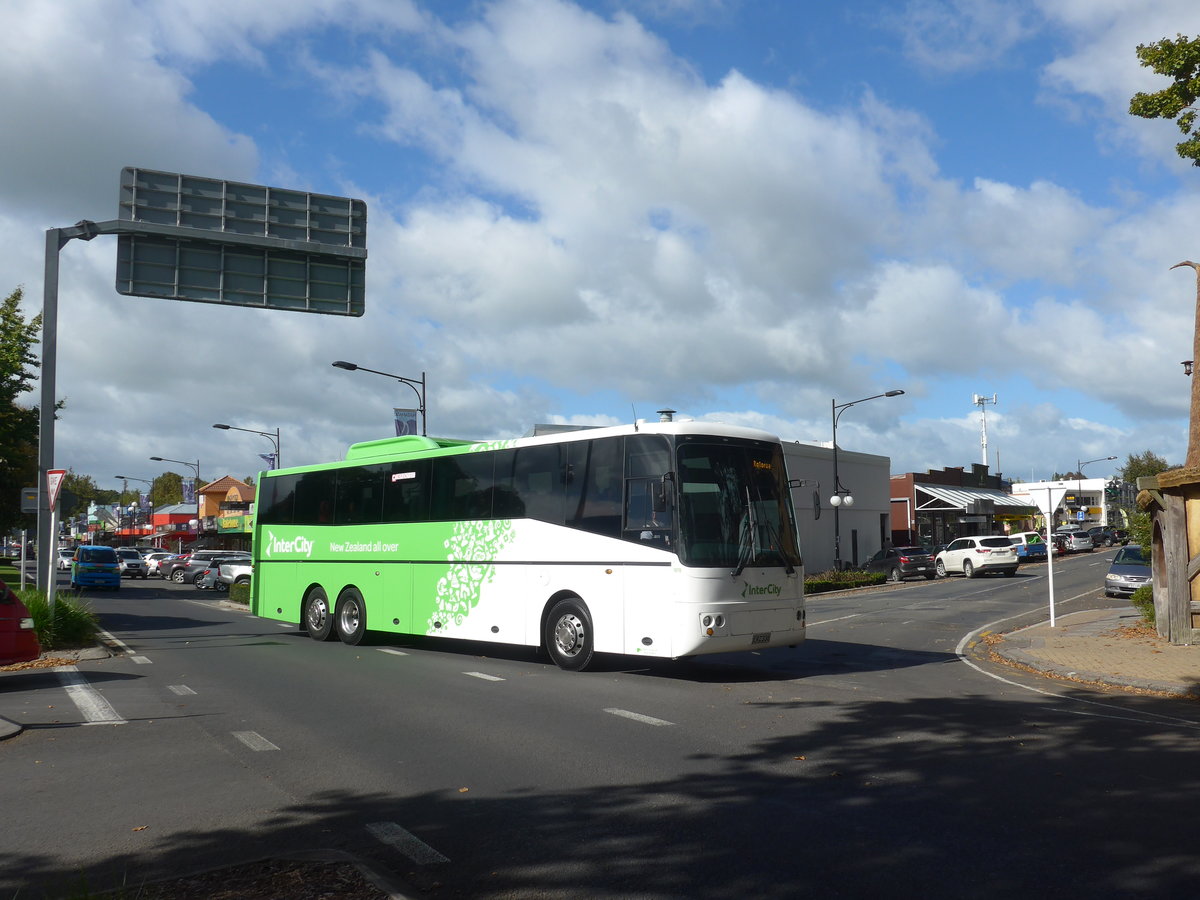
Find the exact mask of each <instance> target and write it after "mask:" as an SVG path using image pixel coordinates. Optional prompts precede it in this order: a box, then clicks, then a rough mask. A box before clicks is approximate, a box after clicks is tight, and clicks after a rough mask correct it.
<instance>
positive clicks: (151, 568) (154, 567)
mask: <svg viewBox="0 0 1200 900" xmlns="http://www.w3.org/2000/svg"><path fill="white" fill-rule="evenodd" d="M174 556H175V554H174V553H167V552H165V551H163V550H152V551H151V552H149V553H147V554H146V574H147V575H157V574H158V564H159V563H160V562H162V561H163V560H164V559H172V558H173V557H174Z"/></svg>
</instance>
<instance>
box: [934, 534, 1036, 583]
mask: <svg viewBox="0 0 1200 900" xmlns="http://www.w3.org/2000/svg"><path fill="white" fill-rule="evenodd" d="M1018 564H1019V560H1018V559H1017V548H1016V547H1014V546H1013V545H1012V544H1011V543H1009V539H1008V538H1006V537H963V538H958V539H957V540H954V541H951V542H950V546H948V547H947V548H946V549H945V550H943V551H942V552H941V553H939V554H938V555H937V561H936V562H935V563H934V568H935V570H936V571H937V576H938V578H945V577H946V576H947V575H950V574H952V573H955V572H961V573H962V574H963V575H966V576H967V577H968V578H973V577H975V574H976V573H978V572H1003V573H1004V574H1005V576H1007V577H1009V578H1011V577H1012V576H1013V575H1016V574H1017V566H1018Z"/></svg>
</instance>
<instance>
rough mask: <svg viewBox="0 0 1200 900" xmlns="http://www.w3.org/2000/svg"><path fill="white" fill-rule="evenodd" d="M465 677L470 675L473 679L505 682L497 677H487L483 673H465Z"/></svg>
mask: <svg viewBox="0 0 1200 900" xmlns="http://www.w3.org/2000/svg"><path fill="white" fill-rule="evenodd" d="M463 674H464V675H470V676H471V677H472V678H482V679H483V680H484V681H503V680H504V679H503V678H499V677H497V676H496V675H486V674H484V673H483V672H463Z"/></svg>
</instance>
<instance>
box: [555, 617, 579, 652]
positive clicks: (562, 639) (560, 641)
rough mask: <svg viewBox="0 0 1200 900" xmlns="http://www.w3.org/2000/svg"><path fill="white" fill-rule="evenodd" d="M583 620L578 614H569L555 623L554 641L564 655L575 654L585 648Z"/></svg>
mask: <svg viewBox="0 0 1200 900" xmlns="http://www.w3.org/2000/svg"><path fill="white" fill-rule="evenodd" d="M583 641H584V631H583V621H582V620H581V619H580V618H579V617H578V616H576V615H573V614H567V615H565V616H562V617H560V618H559V620H558V621H557V622H556V623H555V625H554V643H555V645H556V646H557V647H558V652H559V653H561V654H562V655H563V656H575V655H576V654H578V653H579V651H580V650H581V649H582V648H583Z"/></svg>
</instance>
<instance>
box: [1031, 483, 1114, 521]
mask: <svg viewBox="0 0 1200 900" xmlns="http://www.w3.org/2000/svg"><path fill="white" fill-rule="evenodd" d="M1107 485H1108V480H1107V479H1105V478H1068V479H1066V480H1064V481H1026V482H1020V483H1017V484H1014V485H1013V486H1012V495H1013V496H1014V497H1021V498H1022V499H1025V500H1027V501H1028V503H1029V505H1030V506H1037V500H1036V497H1035V494H1036V493H1037V492H1038V491H1042V492H1043V493H1042V496H1043V497H1045V493H1044V492H1045V491H1046V489H1047V488H1050V489H1052V490H1053V489H1065V491H1066V493H1064V494H1063V498H1062V500H1061V501H1060V502H1059V504H1058V509H1056V510H1055V511H1054V522H1053V523H1052V527H1053V528H1061V527H1062V526H1063V525H1078V526H1080V527H1081V528H1083V530H1084V531H1086V530H1087V529H1089V528H1092V527H1094V526H1096V525H1114V526H1123V525H1124V522H1123V521H1121V514H1120V511H1119V509H1118V507H1116V506H1114V505H1113V504H1111V503H1109V502H1108V498H1107V496H1106V495H1105V493H1104V489H1105V487H1106V486H1107Z"/></svg>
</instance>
